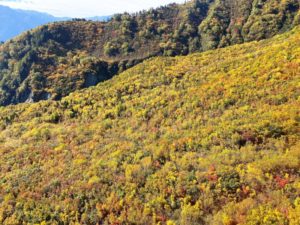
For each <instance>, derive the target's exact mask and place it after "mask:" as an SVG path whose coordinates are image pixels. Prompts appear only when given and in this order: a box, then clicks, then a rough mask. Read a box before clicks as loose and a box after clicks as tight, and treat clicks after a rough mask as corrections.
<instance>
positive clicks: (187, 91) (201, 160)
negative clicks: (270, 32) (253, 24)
mask: <svg viewBox="0 0 300 225" xmlns="http://www.w3.org/2000/svg"><path fill="white" fill-rule="evenodd" d="M299 59H300V28H299V27H297V28H295V29H294V30H293V31H291V32H289V33H286V34H283V35H279V36H276V37H275V38H273V39H270V40H265V41H260V42H252V43H248V44H243V45H236V46H233V47H228V48H224V49H219V50H214V51H208V52H205V53H198V54H193V55H190V56H185V57H183V56H182V57H175V58H164V57H158V58H153V59H150V60H147V61H146V62H144V63H141V64H139V65H137V66H135V67H134V68H132V69H129V70H127V71H125V72H123V73H121V74H120V75H118V76H116V77H114V78H112V79H111V80H109V81H106V82H104V83H101V84H99V85H98V86H96V87H91V88H88V89H86V90H82V91H78V92H74V93H72V94H71V95H70V96H68V97H66V98H63V99H62V100H61V101H56V102H55V101H42V102H39V103H32V104H19V105H16V106H8V107H2V108H0V129H1V131H0V154H1V158H0V223H1V224H4V225H6V224H22V223H29V224H97V223H98V224H158V223H160V224H292V225H296V224H299V216H298V215H299V210H300V205H299V201H300V199H299V195H300V175H299V166H300V151H299V150H300V142H299V140H300V139H299V138H300V137H299V134H300V133H299V122H300V120H299V108H300V107H299V106H300V102H299V99H300V98H299V97H300V91H299V81H300V69H299V68H300V60H299ZM262 221H264V223H262Z"/></svg>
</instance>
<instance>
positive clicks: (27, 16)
mask: <svg viewBox="0 0 300 225" xmlns="http://www.w3.org/2000/svg"><path fill="white" fill-rule="evenodd" d="M59 20H62V18H56V17H54V16H51V15H49V14H46V13H39V12H35V11H27V10H18V9H11V8H9V7H6V6H1V5H0V40H1V41H6V40H8V39H10V38H12V37H15V36H16V35H18V34H20V33H22V32H23V31H26V30H29V29H32V28H35V27H37V26H39V25H43V24H46V23H49V22H53V21H59Z"/></svg>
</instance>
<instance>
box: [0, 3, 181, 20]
mask: <svg viewBox="0 0 300 225" xmlns="http://www.w3.org/2000/svg"><path fill="white" fill-rule="evenodd" d="M185 1H186V0H0V4H1V5H6V6H9V7H12V8H18V9H29V10H35V11H40V12H46V13H49V14H51V15H54V16H60V17H92V16H107V15H112V14H115V13H122V12H125V11H126V12H137V11H139V10H142V9H149V8H151V7H157V6H161V5H166V4H169V3H173V2H177V3H183V2H185Z"/></svg>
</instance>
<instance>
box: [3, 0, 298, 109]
mask: <svg viewBox="0 0 300 225" xmlns="http://www.w3.org/2000/svg"><path fill="white" fill-rule="evenodd" d="M299 22H300V11H299V1H298V0H193V1H188V2H187V3H186V4H183V5H176V4H171V5H168V6H164V7H161V8H158V9H152V10H149V11H143V12H139V13H136V14H127V13H125V14H120V15H115V16H114V17H113V18H112V19H111V20H110V21H108V22H92V21H84V20H75V21H69V22H58V23H52V24H49V25H46V26H42V27H39V28H37V29H35V30H32V31H30V32H27V33H25V34H23V35H21V36H19V37H18V38H16V39H14V40H11V41H9V42H7V43H5V44H4V45H0V105H9V104H16V103H20V102H36V101H39V100H43V99H55V100H58V99H61V97H64V96H66V95H68V94H69V93H71V92H73V91H75V90H78V89H82V88H85V87H89V86H93V85H95V84H97V83H99V82H101V81H104V80H107V79H110V78H111V77H112V76H114V75H116V74H118V73H119V72H121V71H124V70H125V69H127V68H130V67H132V66H134V65H136V64H138V63H140V62H142V61H143V60H145V59H147V58H149V57H151V56H159V55H165V56H176V55H187V54H190V53H194V52H199V51H205V50H210V49H215V48H220V47H225V46H229V45H234V44H240V43H244V42H248V41H253V40H261V39H265V38H269V37H272V36H274V35H275V34H278V33H282V32H284V31H287V30H290V29H291V28H292V27H294V26H295V25H297V24H299Z"/></svg>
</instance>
